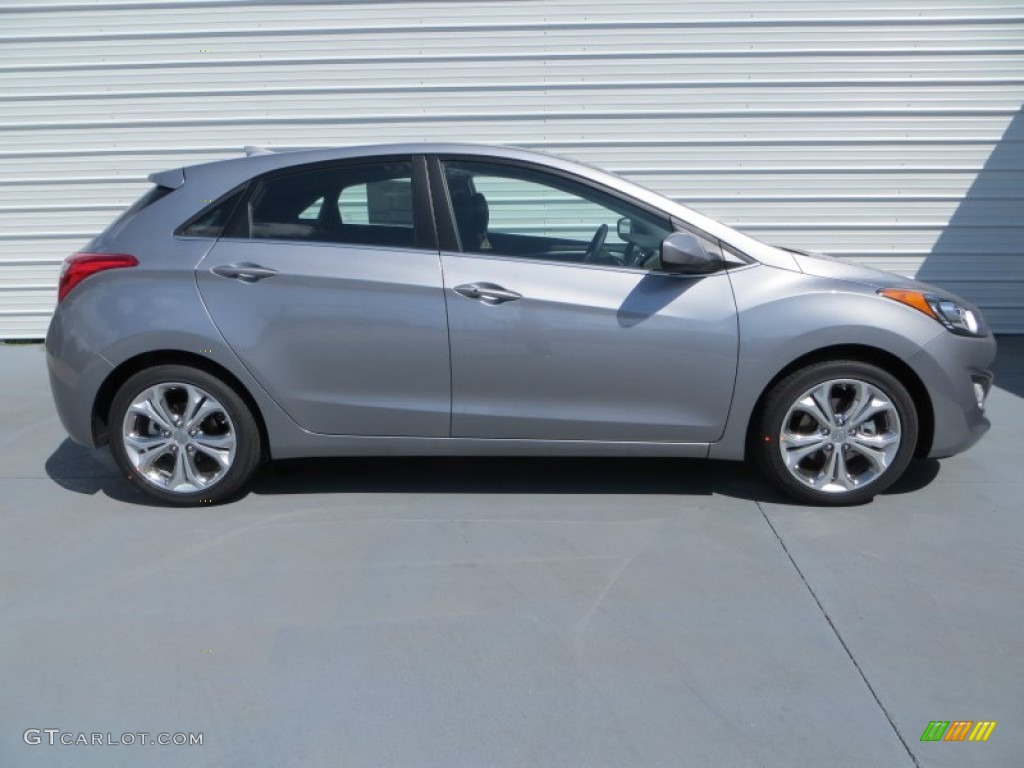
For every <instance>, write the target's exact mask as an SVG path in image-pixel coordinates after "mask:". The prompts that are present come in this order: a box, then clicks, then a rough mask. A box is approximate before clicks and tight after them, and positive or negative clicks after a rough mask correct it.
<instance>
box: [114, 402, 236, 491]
mask: <svg viewBox="0 0 1024 768" xmlns="http://www.w3.org/2000/svg"><path fill="white" fill-rule="evenodd" d="M122 436H123V441H124V449H125V453H126V454H127V456H128V460H129V461H130V462H131V465H132V466H133V467H134V468H135V470H136V471H137V472H138V473H139V474H140V475H141V476H142V477H143V478H145V479H146V480H147V481H148V482H149V483H151V484H152V485H154V486H156V487H157V488H160V489H162V490H165V491H171V492H174V493H195V492H196V491H202V490H204V489H206V488H209V487H210V486H212V485H214V484H215V483H217V482H218V481H219V480H220V479H221V478H223V477H224V475H225V473H227V471H228V470H229V469H230V468H231V465H232V463H233V462H234V460H235V427H234V424H233V423H232V422H231V417H230V416H228V413H227V410H226V409H225V408H224V406H223V405H221V404H220V402H218V401H217V399H216V398H215V397H213V395H211V394H210V393H209V392H207V391H206V390H204V389H200V388H199V387H197V386H195V385H194V384H185V383H181V382H167V383H161V384H156V385H154V386H151V387H149V388H147V389H145V390H143V391H142V392H140V393H139V394H138V395H137V396H136V397H135V398H134V399H133V400H132V402H131V405H129V406H128V410H127V412H126V413H125V416H124V423H123V424H122Z"/></svg>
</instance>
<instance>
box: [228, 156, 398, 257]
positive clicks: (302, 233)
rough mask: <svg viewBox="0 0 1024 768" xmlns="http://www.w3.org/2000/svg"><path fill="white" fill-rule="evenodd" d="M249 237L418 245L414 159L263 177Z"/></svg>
mask: <svg viewBox="0 0 1024 768" xmlns="http://www.w3.org/2000/svg"><path fill="white" fill-rule="evenodd" d="M247 215H248V224H249V237H251V238H253V239H271V240H295V241H306V242H319V243H334V244H338V245H371V246H385V247H394V248H413V247H415V245H416V231H415V227H414V225H413V195H412V164H411V163H410V162H403V161H393V160H388V161H385V162H365V161H364V162H358V163H347V164H344V165H337V166H319V167H317V168H312V169H306V170H298V171H292V172H288V173H284V174H281V175H276V176H272V177H270V178H268V179H265V180H263V181H262V182H260V184H259V186H258V187H257V188H256V191H255V192H254V193H253V195H252V197H250V199H249V202H248V211H247Z"/></svg>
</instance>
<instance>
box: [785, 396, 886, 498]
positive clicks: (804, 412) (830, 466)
mask: <svg viewBox="0 0 1024 768" xmlns="http://www.w3.org/2000/svg"><path fill="white" fill-rule="evenodd" d="M901 439H902V433H901V429H900V416H899V413H898V412H897V410H896V406H895V405H894V404H893V402H892V399H891V398H890V397H889V396H888V395H887V394H886V393H885V392H883V391H882V390H881V389H879V388H878V387H877V386H875V385H873V384H869V383H868V382H866V381H861V380H859V379H832V380H830V381H826V382H824V383H823V384H818V385H816V386H814V387H812V388H811V389H808V390H807V391H806V392H804V393H803V394H802V395H800V397H798V398H797V399H796V402H794V403H793V404H792V405H791V406H790V408H789V411H788V412H787V413H786V418H785V419H783V421H782V433H781V434H780V436H779V450H780V451H781V452H782V460H783V462H784V463H785V465H786V469H788V470H789V473H790V474H791V475H792V476H793V477H794V478H796V480H798V481H799V482H800V483H802V484H803V485H805V486H806V487H808V488H811V489H813V490H816V491H822V492H825V493H836V494H841V493H847V492H849V491H853V490H857V489H859V488H863V487H865V486H867V485H870V484H871V483H872V482H874V481H875V480H877V479H878V478H879V477H880V476H881V475H882V474H883V473H884V472H885V470H886V469H887V468H888V467H889V465H890V464H891V463H892V461H893V459H894V458H895V457H896V453H897V452H898V451H899V448H900V442H901Z"/></svg>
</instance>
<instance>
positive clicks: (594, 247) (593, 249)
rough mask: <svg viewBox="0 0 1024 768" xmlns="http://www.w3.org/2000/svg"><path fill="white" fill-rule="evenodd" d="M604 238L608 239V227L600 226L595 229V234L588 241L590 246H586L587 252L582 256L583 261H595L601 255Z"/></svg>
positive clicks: (605, 225)
mask: <svg viewBox="0 0 1024 768" xmlns="http://www.w3.org/2000/svg"><path fill="white" fill-rule="evenodd" d="M606 237H608V225H607V224H602V225H601V226H600V227H598V228H597V232H595V233H594V238H593V239H592V240H591V241H590V245H588V246H587V252H586V253H585V254H584V255H583V260H584V261H587V262H595V261H597V256H598V254H600V253H601V249H602V248H603V247H604V240H605V238H606Z"/></svg>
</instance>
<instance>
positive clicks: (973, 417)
mask: <svg viewBox="0 0 1024 768" xmlns="http://www.w3.org/2000/svg"><path fill="white" fill-rule="evenodd" d="M995 358H996V340H995V338H994V337H992V336H987V337H985V338H981V339H975V338H969V337H966V336H958V335H956V334H953V333H943V334H942V335H940V336H938V337H937V338H935V339H934V340H933V341H931V342H929V343H928V344H927V345H926V346H924V347H923V348H922V349H921V350H920V351H918V352H917V353H916V354H914V355H913V356H912V357H911V358H910V360H909V361H908V362H909V364H910V366H911V367H912V368H913V369H914V370H915V371H916V372H917V374H918V375H919V376H920V377H921V380H922V381H923V382H924V385H925V387H926V388H927V389H928V394H929V396H930V398H931V401H932V410H933V413H934V416H935V430H934V433H933V436H932V443H931V446H930V448H929V450H928V454H927V455H928V456H929V457H931V458H936V459H941V458H945V457H947V456H952V455H953V454H956V453H960V452H962V451H966V450H967V449H968V448H970V447H971V446H972V445H974V444H975V443H976V442H978V440H980V439H981V437H982V436H983V435H984V434H985V433H986V432H987V431H988V430H989V427H990V426H991V424H990V422H989V420H988V419H987V418H986V417H985V411H984V410H983V409H981V408H979V407H978V404H977V399H976V396H975V387H974V385H975V383H979V384H981V385H982V387H983V388H984V391H985V394H986V396H987V395H988V392H989V390H990V389H991V387H992V363H993V362H994V361H995Z"/></svg>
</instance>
